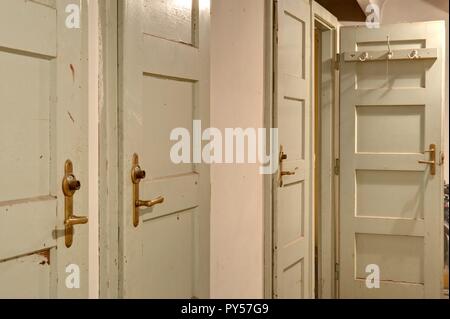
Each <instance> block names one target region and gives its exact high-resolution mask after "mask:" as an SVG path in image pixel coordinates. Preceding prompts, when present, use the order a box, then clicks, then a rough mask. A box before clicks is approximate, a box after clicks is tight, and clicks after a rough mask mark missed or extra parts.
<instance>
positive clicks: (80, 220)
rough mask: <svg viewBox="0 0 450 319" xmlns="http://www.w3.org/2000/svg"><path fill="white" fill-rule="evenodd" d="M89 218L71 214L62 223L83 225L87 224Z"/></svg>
mask: <svg viewBox="0 0 450 319" xmlns="http://www.w3.org/2000/svg"><path fill="white" fill-rule="evenodd" d="M88 221H89V219H88V218H87V217H78V216H72V217H70V218H69V219H66V221H65V222H64V225H66V226H69V227H70V226H72V227H73V226H75V225H84V224H87V223H88Z"/></svg>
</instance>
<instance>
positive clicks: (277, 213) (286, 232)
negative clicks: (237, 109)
mask: <svg viewBox="0 0 450 319" xmlns="http://www.w3.org/2000/svg"><path fill="white" fill-rule="evenodd" d="M275 6H276V8H275V9H276V22H275V29H276V30H275V84H274V85H275V123H276V125H277V127H278V128H279V144H280V146H281V148H282V152H283V153H284V154H285V155H286V156H287V158H285V159H283V160H282V161H281V162H282V163H281V165H280V169H279V170H280V173H281V171H283V172H286V173H287V174H291V175H285V176H283V177H281V176H278V177H277V178H276V181H275V186H274V190H275V191H274V272H273V274H274V297H275V298H282V299H300V298H313V297H314V293H313V277H314V275H313V274H314V272H313V264H312V263H313V257H312V256H313V255H312V253H313V252H312V249H313V248H312V245H313V239H312V230H311V222H312V202H311V195H312V192H311V191H312V174H311V169H312V160H311V156H312V152H311V147H312V143H311V137H312V135H311V113H312V110H311V93H310V90H311V33H310V32H311V25H310V21H311V17H310V15H311V7H310V3H309V1H306V0H278V1H276V2H275Z"/></svg>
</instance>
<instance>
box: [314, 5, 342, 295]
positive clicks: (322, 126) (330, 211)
mask: <svg viewBox="0 0 450 319" xmlns="http://www.w3.org/2000/svg"><path fill="white" fill-rule="evenodd" d="M311 23H313V26H312V30H314V26H315V24H316V23H319V24H320V25H321V27H322V28H323V30H326V31H331V32H332V39H331V42H332V44H331V46H332V48H331V50H332V51H333V52H332V53H331V55H332V56H333V62H332V63H333V69H332V70H331V72H330V74H328V76H330V77H332V78H333V85H332V86H330V87H329V88H325V89H324V88H320V91H319V92H320V93H321V94H326V95H330V96H333V101H332V102H331V104H332V105H331V106H332V110H331V112H329V113H328V112H327V113H323V112H321V110H320V109H319V115H318V114H316V113H314V117H315V118H316V119H317V117H319V122H318V123H319V124H318V125H319V131H320V135H321V136H327V137H330V139H329V142H327V141H328V140H327V139H325V140H324V141H325V142H327V143H321V144H320V149H321V151H320V152H321V154H320V158H319V161H320V177H319V178H320V185H321V186H320V190H319V192H320V193H319V196H320V197H319V202H318V203H319V204H318V205H319V207H320V212H321V214H320V215H319V218H318V220H317V221H315V223H314V224H316V222H317V224H318V227H319V228H320V229H321V230H322V231H321V232H320V233H319V234H318V236H319V237H318V238H319V240H318V274H317V276H318V282H322V285H321V286H320V287H316V290H317V291H316V294H317V295H318V297H319V298H320V299H330V298H337V296H338V293H337V287H338V284H337V279H338V276H337V272H338V270H339V269H338V268H337V267H338V266H337V264H338V247H339V246H338V245H337V243H338V230H339V228H338V217H339V210H338V209H339V205H338V200H339V162H338V160H339V157H340V155H339V113H340V112H339V108H340V99H339V62H338V56H337V54H338V53H339V27H340V24H339V21H338V20H337V18H336V17H335V16H333V15H332V14H331V13H330V12H329V11H328V10H327V9H325V8H324V7H322V6H321V5H320V4H318V3H316V2H315V1H313V2H312V18H311ZM312 36H313V37H314V38H315V33H314V32H313V31H312ZM314 40H315V39H314ZM313 43H314V42H313ZM312 49H313V50H314V45H313V46H312ZM312 56H313V61H314V62H313V66H315V60H314V59H315V54H313V55H312ZM312 74H313V90H314V89H315V85H316V75H315V72H312ZM312 97H313V101H314V105H315V103H316V102H317V101H316V96H315V94H312ZM319 103H320V101H319ZM319 107H320V105H319ZM313 136H314V141H315V140H316V136H315V135H314V134H313ZM315 166H316V165H315ZM322 185H328V187H327V188H326V189H325V188H324V187H322ZM314 208H316V207H314ZM325 212H326V214H325ZM314 231H316V227H315V228H314ZM314 238H316V236H314Z"/></svg>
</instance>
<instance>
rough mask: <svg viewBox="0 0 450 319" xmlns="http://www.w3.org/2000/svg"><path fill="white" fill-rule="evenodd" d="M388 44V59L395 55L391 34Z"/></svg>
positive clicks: (388, 37)
mask: <svg viewBox="0 0 450 319" xmlns="http://www.w3.org/2000/svg"><path fill="white" fill-rule="evenodd" d="M387 46H388V55H387V57H388V59H389V60H390V59H392V58H393V57H394V52H393V51H392V49H391V38H390V36H387Z"/></svg>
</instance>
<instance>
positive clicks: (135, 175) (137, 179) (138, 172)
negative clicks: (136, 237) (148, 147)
mask: <svg viewBox="0 0 450 319" xmlns="http://www.w3.org/2000/svg"><path fill="white" fill-rule="evenodd" d="M146 175H147V174H146V173H145V171H144V170H142V169H141V167H140V166H139V156H138V155H137V154H134V155H133V166H132V168H131V181H132V182H133V207H132V209H133V226H134V227H138V226H139V208H141V207H146V208H151V207H154V206H156V205H159V204H162V203H164V200H165V199H164V197H162V196H160V197H158V198H156V199H152V200H148V201H147V200H140V199H139V184H140V183H141V181H142V180H143V179H145V177H146Z"/></svg>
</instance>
